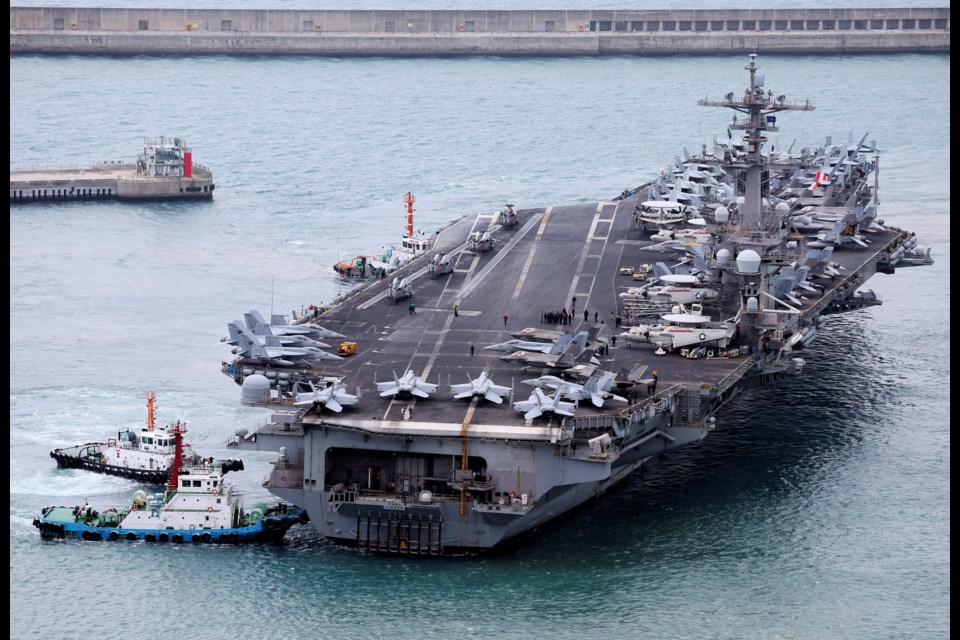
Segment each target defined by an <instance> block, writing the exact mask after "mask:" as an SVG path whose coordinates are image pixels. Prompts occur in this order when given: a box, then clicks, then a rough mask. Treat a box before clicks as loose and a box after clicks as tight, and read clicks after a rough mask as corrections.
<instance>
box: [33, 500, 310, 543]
mask: <svg viewBox="0 0 960 640" xmlns="http://www.w3.org/2000/svg"><path fill="white" fill-rule="evenodd" d="M73 511H74V510H73V509H70V508H69V507H47V508H45V509H44V510H43V515H42V516H41V517H39V518H36V519H34V521H33V525H34V526H35V527H37V529H39V531H40V537H41V538H43V539H45V540H61V539H73V540H85V541H90V542H95V541H101V540H108V541H119V540H127V541H136V540H140V541H144V542H172V543H174V544H177V543H183V542H191V543H218V544H241V543H262V542H280V541H281V540H283V537H284V536H285V535H286V533H287V531H288V530H289V529H290V527H292V526H294V525H296V524H305V523H307V522H309V517H308V516H307V513H306V512H305V511H304V510H302V509H300V508H299V507H295V506H288V507H286V513H282V514H281V513H274V514H271V515H269V516H267V517H264V518H262V519H260V520H258V521H257V522H255V523H254V524H251V525H248V526H244V527H233V528H219V529H196V528H193V529H176V528H172V527H167V528H164V529H159V528H126V527H120V526H99V525H95V524H86V523H85V522H81V521H79V519H78V518H77V517H76V516H73V515H72V514H73Z"/></svg>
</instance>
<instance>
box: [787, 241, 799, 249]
mask: <svg viewBox="0 0 960 640" xmlns="http://www.w3.org/2000/svg"><path fill="white" fill-rule="evenodd" d="M796 248H797V241H796V240H791V241H790V242H788V243H787V249H796Z"/></svg>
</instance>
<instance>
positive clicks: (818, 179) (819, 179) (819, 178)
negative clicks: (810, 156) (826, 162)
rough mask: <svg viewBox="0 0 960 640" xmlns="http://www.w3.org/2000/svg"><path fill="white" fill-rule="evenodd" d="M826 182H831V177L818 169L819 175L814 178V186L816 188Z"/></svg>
mask: <svg viewBox="0 0 960 640" xmlns="http://www.w3.org/2000/svg"><path fill="white" fill-rule="evenodd" d="M824 184H830V178H829V177H828V176H827V174H825V173H824V172H823V171H817V176H816V177H815V178H814V179H813V188H814V189H816V188H817V187H819V186H820V185H824Z"/></svg>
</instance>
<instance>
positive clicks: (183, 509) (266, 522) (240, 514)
mask: <svg viewBox="0 0 960 640" xmlns="http://www.w3.org/2000/svg"><path fill="white" fill-rule="evenodd" d="M172 433H173V436H174V439H175V441H176V443H177V447H176V450H177V456H176V459H175V461H174V466H173V472H172V473H171V477H170V481H169V482H168V483H167V486H166V490H165V491H164V492H163V493H162V494H148V493H146V492H145V491H143V490H139V491H137V492H136V493H134V494H133V500H132V503H131V504H130V505H129V506H127V507H121V508H107V509H101V510H97V509H94V508H93V507H92V506H90V505H88V504H84V505H83V506H75V507H63V506H59V507H58V506H48V507H44V508H43V509H42V510H41V513H40V517H38V518H35V519H34V521H33V525H34V526H35V527H37V528H38V529H39V530H40V537H41V538H44V539H48V540H50V539H52V540H56V539H62V538H74V539H80V540H143V541H145V542H173V543H182V542H193V543H201V542H203V543H207V542H213V543H229V544H235V543H244V542H279V541H281V540H282V539H283V537H284V535H285V534H286V532H287V530H288V529H289V528H290V527H292V526H293V525H295V524H298V523H306V522H309V517H308V516H307V514H306V512H305V511H304V510H303V509H301V508H300V507H297V506H293V505H287V504H285V503H283V502H281V503H279V504H277V505H275V506H272V507H270V506H267V505H265V504H257V505H256V506H254V508H252V509H251V510H250V511H244V509H243V505H242V503H241V500H240V498H239V496H238V495H237V493H236V492H235V491H234V489H233V487H232V486H231V485H229V484H227V483H225V482H224V480H223V478H224V475H225V474H226V471H224V470H223V469H222V468H221V467H218V466H215V465H212V464H210V463H209V462H205V461H203V459H201V461H200V462H198V463H195V464H194V465H193V466H192V467H190V468H184V467H183V465H182V459H181V458H180V455H179V454H181V453H182V447H181V446H180V443H181V442H182V439H183V430H182V429H180V428H178V427H176V426H174V428H173V432H172Z"/></svg>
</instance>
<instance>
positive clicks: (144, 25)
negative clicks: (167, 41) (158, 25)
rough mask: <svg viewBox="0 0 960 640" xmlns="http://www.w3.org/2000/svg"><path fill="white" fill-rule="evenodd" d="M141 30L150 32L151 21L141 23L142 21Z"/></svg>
mask: <svg viewBox="0 0 960 640" xmlns="http://www.w3.org/2000/svg"><path fill="white" fill-rule="evenodd" d="M139 30H140V31H149V30H150V21H149V20H141V21H140V26H139Z"/></svg>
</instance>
